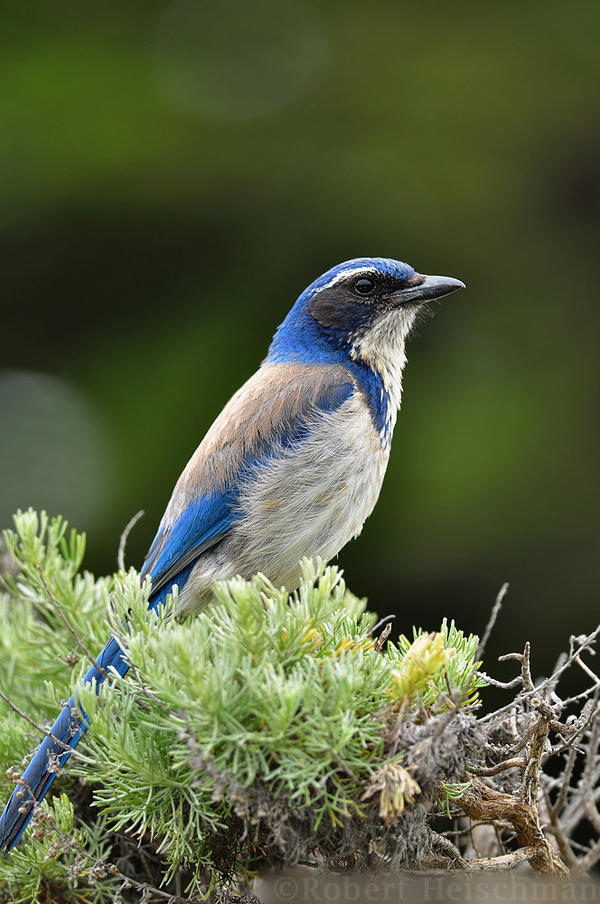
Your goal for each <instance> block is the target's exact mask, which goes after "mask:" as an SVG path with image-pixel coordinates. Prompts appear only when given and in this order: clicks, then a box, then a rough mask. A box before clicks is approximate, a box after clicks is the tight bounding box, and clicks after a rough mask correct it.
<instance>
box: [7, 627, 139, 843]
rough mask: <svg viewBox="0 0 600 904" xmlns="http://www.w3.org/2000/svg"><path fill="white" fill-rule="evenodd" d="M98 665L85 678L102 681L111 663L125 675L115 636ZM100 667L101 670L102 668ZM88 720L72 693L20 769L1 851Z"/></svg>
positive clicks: (21, 825) (21, 828)
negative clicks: (22, 770)
mask: <svg viewBox="0 0 600 904" xmlns="http://www.w3.org/2000/svg"><path fill="white" fill-rule="evenodd" d="M96 662H97V663H98V666H99V668H96V666H92V667H91V668H90V669H89V671H88V672H87V673H86V675H85V677H84V679H83V680H84V682H85V683H87V684H91V682H92V681H94V680H95V681H96V683H97V685H100V684H101V683H102V682H103V681H104V677H105V675H104V672H105V671H106V670H107V669H109V668H110V667H111V666H112V667H113V668H115V669H116V670H117V672H119V674H120V675H125V673H126V672H127V671H128V669H129V664H128V663H127V661H126V660H125V659H124V657H123V651H122V649H121V647H120V646H119V645H118V643H117V641H116V640H115V639H114V637H111V638H110V640H109V641H108V643H107V644H106V646H105V647H104V649H103V650H102V652H101V653H100V655H99V656H98V657H97V658H96ZM101 670H103V671H101ZM88 723H89V720H88V718H87V716H86V714H85V713H84V712H83V711H82V710H81V707H80V706H78V704H77V703H76V702H75V699H74V698H73V697H70V698H69V700H68V701H67V703H66V705H65V707H64V709H63V710H62V712H61V714H60V715H59V717H58V719H57V720H56V722H55V723H54V725H53V726H52V728H51V729H50V732H49V734H48V737H46V738H45V740H44V741H42V743H41V744H40V746H39V747H38V749H37V750H36V752H35V754H34V756H33V759H32V760H31V762H30V763H29V765H28V767H27V769H26V770H25V772H24V773H23V775H22V777H21V779H20V781H19V783H18V784H17V786H16V788H15V790H14V791H13V793H12V794H11V797H10V800H9V801H8V803H7V805H6V807H5V808H4V813H3V814H2V816H0V851H1V850H6V851H10V850H11V848H13V847H14V846H15V844H17V842H18V841H19V839H20V838H21V835H22V834H23V832H24V831H25V827H26V826H27V823H28V822H29V820H30V819H31V817H32V815H33V809H34V807H35V805H36V803H37V802H38V801H41V800H42V799H43V797H44V796H45V794H46V792H47V791H48V788H49V787H50V785H51V784H52V782H53V781H54V779H55V778H56V774H57V770H58V769H59V767H61V766H64V765H65V763H66V762H67V760H68V759H69V757H70V756H71V752H72V751H73V749H74V748H75V747H77V744H78V743H79V740H80V738H81V736H82V734H84V733H85V732H86V731H87V727H88Z"/></svg>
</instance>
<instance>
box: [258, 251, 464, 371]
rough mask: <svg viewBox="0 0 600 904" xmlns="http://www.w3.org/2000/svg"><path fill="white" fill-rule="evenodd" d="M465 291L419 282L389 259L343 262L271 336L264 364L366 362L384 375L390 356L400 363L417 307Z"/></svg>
mask: <svg viewBox="0 0 600 904" xmlns="http://www.w3.org/2000/svg"><path fill="white" fill-rule="evenodd" d="M463 285H464V284H463V283H462V282H460V280H457V279H453V278H451V277H444V276H423V275H421V274H420V273H416V272H415V270H414V269H413V268H412V267H411V266H410V265H409V264H404V263H402V261H396V260H392V259H390V258H384V257H359V258H355V259H354V260H349V261H344V263H342V264H338V265H337V266H335V267H332V268H331V270H328V271H327V272H326V273H324V274H323V275H322V276H320V277H319V278H318V279H316V280H315V281H314V282H313V283H311V284H310V286H308V288H307V289H305V290H304V292H303V293H302V295H300V297H299V298H298V300H297V301H296V303H295V304H294V306H293V308H292V309H291V311H290V312H289V314H288V315H287V317H286V318H285V320H284V321H283V323H282V324H281V326H280V327H279V329H278V330H277V332H276V334H275V337H274V339H273V342H272V343H271V347H270V349H269V354H268V357H267V362H268V363H277V362H281V361H305V362H315V363H316V362H322V363H326V362H333V361H342V362H343V361H346V360H354V361H356V360H364V362H365V363H366V364H368V365H369V366H370V367H372V368H373V369H374V370H381V369H384V364H385V361H386V360H389V358H390V356H393V355H394V354H395V353H398V354H399V355H400V357H402V355H403V350H404V340H405V339H406V337H407V335H408V333H409V331H410V328H411V326H412V325H413V323H414V321H415V319H416V316H417V312H418V309H419V307H420V306H421V305H422V304H423V303H424V302H426V301H430V300H432V299H434V298H441V297H442V296H443V295H448V294H449V293H450V292H454V291H455V290H456V289H460V288H463ZM379 357H381V361H379ZM380 364H381V367H380Z"/></svg>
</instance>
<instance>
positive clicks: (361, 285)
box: [353, 276, 375, 296]
mask: <svg viewBox="0 0 600 904" xmlns="http://www.w3.org/2000/svg"><path fill="white" fill-rule="evenodd" d="M353 288H354V291H355V292H356V294H357V295H363V296H364V295H370V294H371V292H372V291H373V290H374V288H375V283H374V282H373V280H372V279H369V277H368V276H361V277H360V279H357V280H355V281H354V286H353Z"/></svg>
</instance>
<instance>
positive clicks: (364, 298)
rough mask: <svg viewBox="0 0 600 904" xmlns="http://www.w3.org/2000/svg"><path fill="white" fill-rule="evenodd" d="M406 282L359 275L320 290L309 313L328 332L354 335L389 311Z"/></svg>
mask: <svg viewBox="0 0 600 904" xmlns="http://www.w3.org/2000/svg"><path fill="white" fill-rule="evenodd" d="M404 285H406V280H400V279H395V278H394V277H393V276H387V275H384V274H381V273H376V274H371V273H359V274H355V275H354V276H349V277H348V279H345V280H343V281H340V282H338V283H335V284H334V285H333V286H329V287H326V288H324V289H321V291H320V292H317V293H316V294H315V295H314V296H313V298H312V299H311V301H310V305H309V307H310V313H311V314H312V316H313V317H314V318H315V320H317V321H318V322H319V323H320V324H321V325H322V326H324V327H326V328H327V329H333V330H340V331H343V332H347V333H355V332H356V331H357V330H360V329H361V328H364V327H367V326H368V325H369V324H370V323H372V322H373V321H374V320H375V319H376V318H377V317H378V315H379V314H381V313H382V312H383V311H384V310H388V309H389V307H390V304H389V302H388V299H390V298H391V296H393V295H394V294H395V293H396V292H399V291H400V290H401V289H402V288H403V286H404Z"/></svg>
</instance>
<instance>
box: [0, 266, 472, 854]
mask: <svg viewBox="0 0 600 904" xmlns="http://www.w3.org/2000/svg"><path fill="white" fill-rule="evenodd" d="M461 288H464V283H462V282H460V280H458V279H453V278H451V277H446V276H422V275H421V274H419V273H416V272H415V270H413V268H412V267H410V266H409V265H408V264H404V263H401V262H400V261H396V260H390V259H387V258H378V257H376V258H357V259H355V260H350V261H346V262H344V263H342V264H338V265H337V266H336V267H333V268H332V269H331V270H328V271H327V272H326V273H324V274H323V276H320V277H319V278H318V279H317V280H315V281H314V282H313V283H311V285H310V286H309V287H308V288H307V289H306V290H305V291H304V292H303V293H302V294H301V295H300V297H299V298H298V300H297V301H296V303H295V304H294V306H293V307H292V309H291V310H290V312H289V314H288V315H287V317H286V318H285V320H284V321H283V323H282V324H281V326H280V327H279V328H278V330H277V332H276V333H275V336H274V338H273V341H272V343H271V346H270V348H269V351H268V354H267V357H266V358H265V360H264V361H263V362H262V364H261V366H260V367H259V369H258V370H257V371H256V373H255V374H254V375H253V376H252V377H250V379H249V380H248V381H247V382H246V383H245V384H244V385H243V386H242V387H241V389H239V390H238V391H237V392H236V394H235V395H234V396H233V398H232V399H231V400H230V401H229V402H228V403H227V405H226V406H225V408H224V409H223V411H222V412H221V414H220V415H219V416H218V417H217V419H216V421H215V422H214V424H213V425H212V427H211V428H210V430H209V431H208V433H207V434H206V436H205V437H204V439H203V440H202V442H201V443H200V445H199V446H198V448H197V450H196V452H195V453H194V455H193V456H192V458H191V459H190V461H189V463H188V465H187V467H186V468H185V470H184V471H183V473H182V475H181V477H180V478H179V480H178V481H177V484H176V486H175V489H174V490H173V495H172V496H171V499H170V502H169V504H168V506H167V509H166V511H165V514H164V516H163V519H162V521H161V523H160V526H159V528H158V533H157V534H156V537H155V539H154V542H153V543H152V546H151V548H150V551H149V553H148V556H147V558H146V561H145V562H144V565H143V568H142V576H145V575H148V574H149V575H150V576H151V578H152V595H151V597H150V606H151V607H153V608H156V607H157V606H158V604H159V603H161V602H163V601H164V599H165V597H166V595H167V594H168V593H170V592H171V591H172V589H173V586H174V585H175V584H176V585H177V586H178V588H179V602H178V605H179V609H180V611H182V612H189V611H192V610H194V609H198V608H200V607H202V606H203V605H204V604H205V603H206V602H207V601H208V600H209V598H210V588H211V585H212V583H213V582H214V581H215V580H217V579H222V578H229V577H232V576H234V575H237V574H239V575H242V576H243V577H246V578H249V577H251V576H252V575H253V574H255V573H256V572H258V571H261V572H263V573H264V574H266V575H267V576H268V577H269V578H270V579H271V581H273V582H274V583H275V584H276V585H285V586H286V587H287V588H288V589H293V588H294V587H296V586H297V584H298V581H299V578H300V569H299V561H300V559H301V558H302V557H303V556H321V557H322V558H323V559H325V560H329V559H331V558H332V557H333V556H335V555H336V554H337V553H338V552H339V550H340V549H341V548H342V546H344V544H345V543H347V542H348V540H350V539H351V538H352V537H356V536H357V534H359V533H360V531H361V528H362V526H363V523H364V521H365V519H366V518H367V516H368V515H369V514H370V513H371V511H372V510H373V507H374V505H375V502H376V501H377V497H378V495H379V491H380V489H381V483H382V481H383V476H384V474H385V469H386V466H387V462H388V458H389V454H390V444H391V440H392V432H393V430H394V424H395V422H396V415H397V412H398V408H399V406H400V398H401V392H402V371H403V368H404V365H405V363H406V355H405V343H406V339H407V337H408V335H409V332H410V330H411V327H412V326H413V324H414V323H415V320H416V318H417V316H418V313H419V309H420V308H421V306H422V305H423V304H424V303H425V302H427V301H430V300H432V299H435V298H441V297H442V296H444V295H448V294H450V293H451V292H454V291H455V290H456V289H461ZM97 663H98V665H99V666H100V669H101V670H102V671H101V670H99V669H97V668H95V667H92V668H90V670H89V671H88V673H87V674H86V676H85V678H84V681H86V682H91V681H93V680H95V681H96V682H97V685H99V684H100V683H101V682H102V681H103V680H104V677H105V674H106V670H107V669H109V668H111V667H113V668H115V669H116V670H117V672H119V673H120V674H121V675H124V674H125V672H126V671H127V669H128V664H127V661H126V659H125V657H124V655H123V652H122V650H121V648H120V647H119V645H118V643H117V641H116V640H115V639H114V638H110V639H109V640H108V643H107V644H106V646H105V647H104V649H103V650H102V652H101V653H100V655H99V656H98V657H97ZM87 724H88V720H87V717H86V715H85V713H82V711H81V709H80V707H79V706H78V704H77V702H76V700H75V698H74V697H71V698H70V699H69V701H68V702H67V704H66V706H65V708H64V709H63V710H62V712H61V714H60V715H59V717H58V719H57V720H56V722H55V723H54V725H53V726H52V728H51V729H50V732H49V735H48V737H46V738H45V740H44V741H43V742H42V744H41V745H40V747H39V748H38V750H37V751H36V753H35V754H34V756H33V759H32V760H31V762H30V763H29V765H28V767H27V769H26V770H25V773H24V775H23V776H22V778H21V780H20V781H19V783H18V785H17V786H16V788H15V791H14V792H13V794H12V796H11V798H10V800H9V802H8V804H7V806H6V808H5V810H4V813H3V814H2V816H1V817H0V850H1V849H6V850H10V849H11V848H12V847H14V845H15V844H16V843H17V842H18V841H19V839H20V837H21V835H22V833H23V830H24V829H25V826H26V825H27V823H28V821H29V819H30V817H31V813H32V810H33V807H34V804H35V801H40V800H41V799H42V798H43V797H44V795H45V794H46V792H47V790H48V788H49V787H50V785H51V784H52V782H53V781H54V778H55V777H56V770H57V767H59V766H63V765H64V764H65V763H66V761H67V759H68V758H69V756H70V754H71V752H72V749H73V748H74V747H75V746H76V745H77V743H78V741H79V739H80V738H81V735H82V733H83V732H85V731H86V729H87Z"/></svg>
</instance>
